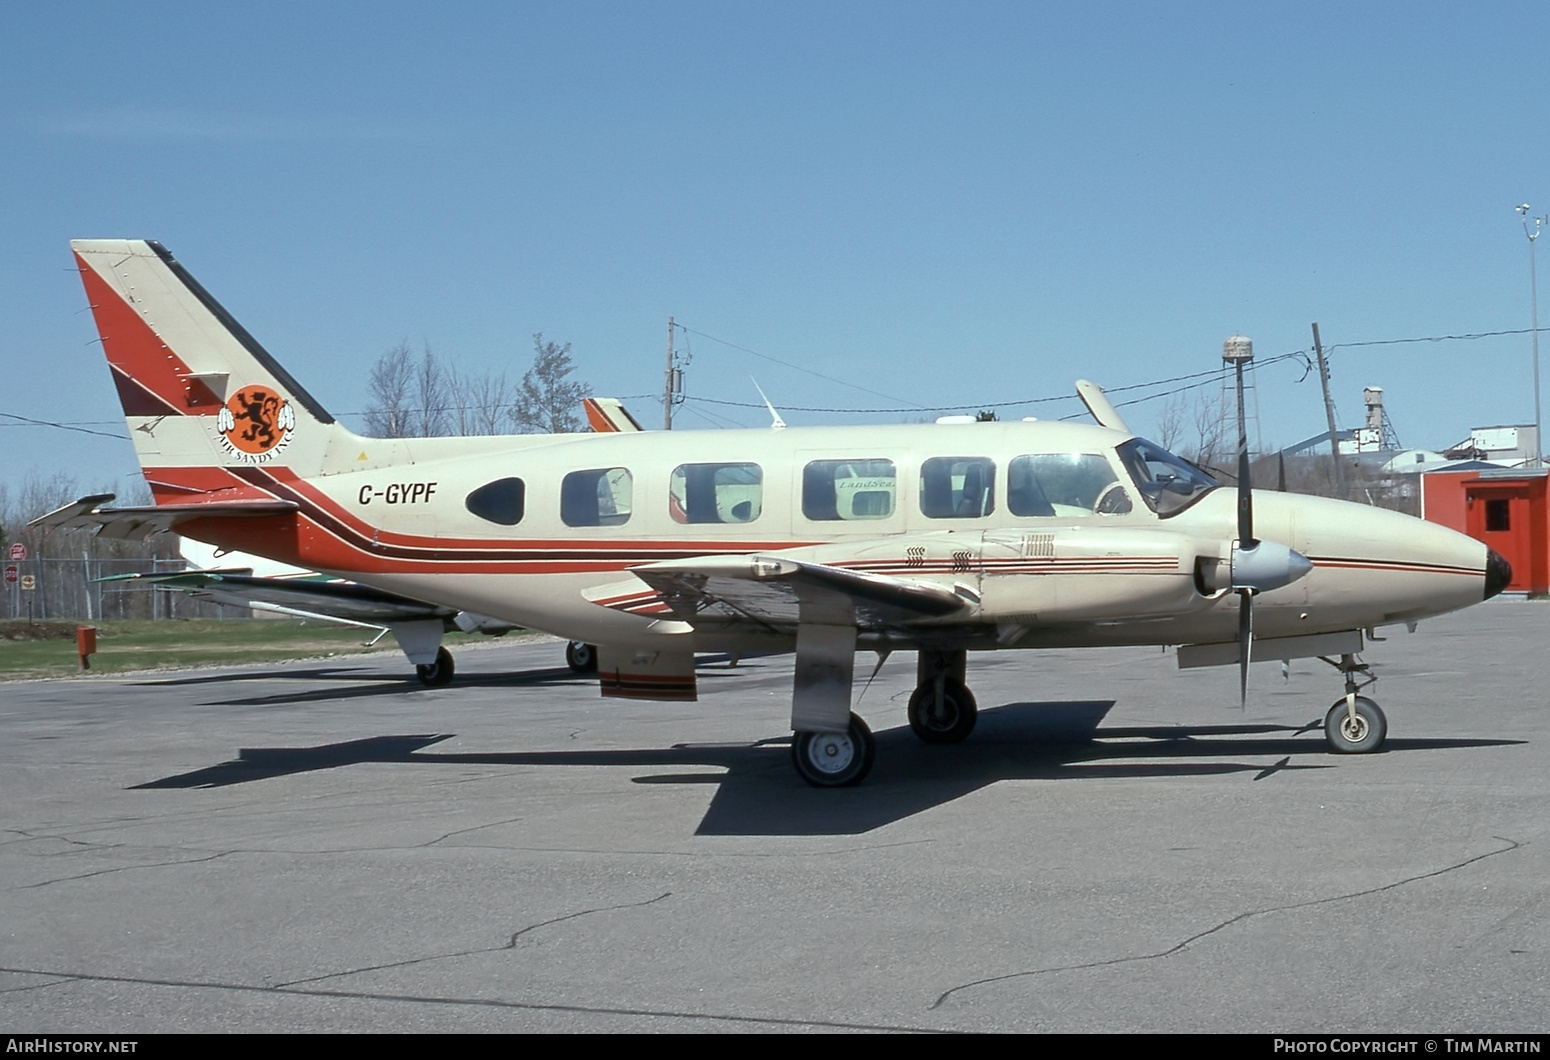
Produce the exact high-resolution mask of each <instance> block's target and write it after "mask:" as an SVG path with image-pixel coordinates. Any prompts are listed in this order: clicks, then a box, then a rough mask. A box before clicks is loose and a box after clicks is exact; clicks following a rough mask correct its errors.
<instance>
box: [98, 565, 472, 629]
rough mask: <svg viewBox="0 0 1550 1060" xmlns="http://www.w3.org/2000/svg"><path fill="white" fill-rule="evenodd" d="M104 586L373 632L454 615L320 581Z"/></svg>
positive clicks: (126, 577) (184, 576) (214, 574)
mask: <svg viewBox="0 0 1550 1060" xmlns="http://www.w3.org/2000/svg"><path fill="white" fill-rule="evenodd" d="M102 580H103V581H138V582H145V583H147V584H150V585H156V586H163V587H166V588H169V589H180V590H182V591H184V592H186V593H189V594H191V595H194V596H204V597H209V598H210V599H212V600H216V601H218V602H220V603H223V604H231V605H233V606H236V607H256V608H259V609H260V610H264V609H273V610H283V611H286V612H290V613H300V614H311V615H318V616H320V617H322V618H329V619H337V620H339V621H347V622H362V623H366V624H368V625H373V626H386V625H391V624H392V623H395V622H405V621H411V620H415V619H431V618H439V619H445V620H451V619H452V618H453V616H455V615H456V614H457V612H456V610H455V609H453V608H450V607H441V606H439V605H437V604H430V603H426V602H425V601H423V600H415V599H412V598H410V597H407V596H399V595H398V594H397V593H389V592H384V591H382V590H381V589H373V588H371V587H370V586H366V585H361V584H359V583H357V582H352V581H344V580H341V579H330V578H324V577H323V576H321V575H318V576H312V577H303V578H255V577H253V576H252V575H250V574H233V573H225V572H219V571H180V572H177V573H170V574H119V575H114V576H112V577H111V578H104V579H102Z"/></svg>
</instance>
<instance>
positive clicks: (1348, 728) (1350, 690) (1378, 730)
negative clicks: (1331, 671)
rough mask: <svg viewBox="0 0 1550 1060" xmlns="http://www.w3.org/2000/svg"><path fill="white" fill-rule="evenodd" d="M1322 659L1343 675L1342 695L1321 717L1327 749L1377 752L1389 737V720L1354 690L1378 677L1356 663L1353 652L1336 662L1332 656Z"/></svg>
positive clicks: (1337, 751)
mask: <svg viewBox="0 0 1550 1060" xmlns="http://www.w3.org/2000/svg"><path fill="white" fill-rule="evenodd" d="M1320 658H1323V656H1320ZM1324 661H1325V662H1327V663H1329V664H1330V665H1331V666H1333V667H1334V668H1335V669H1337V670H1339V671H1340V672H1341V673H1343V674H1345V698H1344V699H1338V700H1336V701H1335V705H1334V706H1332V707H1330V708H1329V713H1328V714H1326V715H1325V716H1324V738H1325V739H1326V740H1328V741H1329V749H1330V750H1331V751H1333V752H1334V753H1335V754H1347V755H1354V754H1370V753H1371V752H1373V751H1376V750H1377V749H1378V748H1380V747H1382V746H1383V741H1384V739H1385V738H1386V737H1387V736H1388V733H1389V723H1388V719H1387V718H1385V717H1384V716H1383V711H1382V710H1380V709H1378V704H1376V703H1374V702H1373V701H1372V700H1370V699H1368V698H1367V697H1366V696H1359V695H1357V694H1356V693H1357V692H1359V691H1361V690H1362V689H1363V688H1366V687H1367V686H1368V685H1370V684H1372V683H1373V682H1374V681H1376V680H1377V678H1376V677H1374V676H1372V673H1371V671H1370V670H1369V669H1368V667H1367V664H1366V663H1359V662H1357V661H1356V656H1354V655H1342V656H1341V657H1340V661H1339V662H1338V663H1337V662H1335V661H1334V660H1333V659H1324ZM1358 674H1360V675H1361V679H1360V680H1358V677H1357V675H1358Z"/></svg>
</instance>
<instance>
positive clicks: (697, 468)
mask: <svg viewBox="0 0 1550 1060" xmlns="http://www.w3.org/2000/svg"><path fill="white" fill-rule="evenodd" d="M667 505H668V513H669V514H670V515H672V517H673V521H674V522H675V523H751V522H753V521H754V520H755V519H757V518H759V512H760V511H761V510H762V509H763V506H764V472H763V471H762V470H761V469H760V468H759V465H758V464H680V465H679V466H678V467H676V468H674V469H673V477H672V480H671V481H670V483H669V485H668V498H667Z"/></svg>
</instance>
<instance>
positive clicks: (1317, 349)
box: [1313, 320, 1346, 500]
mask: <svg viewBox="0 0 1550 1060" xmlns="http://www.w3.org/2000/svg"><path fill="white" fill-rule="evenodd" d="M1313 352H1314V354H1315V355H1316V356H1317V357H1318V359H1319V385H1320V386H1322V387H1323V388H1324V418H1325V419H1326V420H1328V421H1329V451H1330V453H1331V454H1333V455H1334V458H1335V495H1336V496H1338V497H1339V498H1340V499H1341V500H1345V499H1346V498H1345V468H1343V467H1342V466H1341V464H1340V440H1339V439H1338V438H1337V437H1336V436H1335V403H1334V402H1333V401H1331V400H1330V399H1329V363H1328V362H1327V361H1325V360H1324V346H1323V344H1322V343H1320V342H1319V324H1318V321H1316V320H1315V321H1314V322H1313Z"/></svg>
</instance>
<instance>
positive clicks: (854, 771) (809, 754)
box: [791, 714, 877, 788]
mask: <svg viewBox="0 0 1550 1060" xmlns="http://www.w3.org/2000/svg"><path fill="white" fill-rule="evenodd" d="M876 753H877V752H876V743H875V742H874V741H873V739H872V730H871V729H869V728H867V725H866V722H864V721H862V720H861V719H860V718H859V717H857V716H856V715H855V714H852V715H851V716H850V726H849V727H848V728H847V729H846V731H845V732H842V733H839V732H798V733H795V734H794V735H793V736H792V738H791V762H792V764H793V765H795V766H796V769H797V774H798V775H799V776H800V777H801V778H802V779H803V780H805V781H807V782H808V783H809V784H811V785H812V786H813V787H815V788H848V787H852V786H853V785H856V784H859V783H861V781H862V780H863V779H864V778H865V777H866V775H867V773H868V772H869V771H870V770H871V768H872V759H873V757H874V756H875V755H876Z"/></svg>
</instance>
